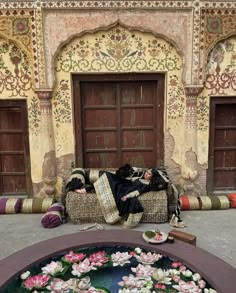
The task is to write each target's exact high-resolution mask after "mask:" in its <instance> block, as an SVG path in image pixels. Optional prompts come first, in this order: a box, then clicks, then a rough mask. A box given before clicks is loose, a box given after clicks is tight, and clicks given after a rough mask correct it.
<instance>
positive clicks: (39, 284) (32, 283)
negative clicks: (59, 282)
mask: <svg viewBox="0 0 236 293" xmlns="http://www.w3.org/2000/svg"><path fill="white" fill-rule="evenodd" d="M49 279H50V276H48V275H35V276H32V277H29V278H28V279H27V280H26V281H25V282H24V286H25V287H26V288H27V289H30V290H32V289H33V288H38V289H41V288H43V287H45V286H46V285H47V283H48V280H49Z"/></svg>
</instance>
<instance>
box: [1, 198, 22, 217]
mask: <svg viewBox="0 0 236 293" xmlns="http://www.w3.org/2000/svg"><path fill="white" fill-rule="evenodd" d="M21 205H22V199H21V198H0V214H16V213H19V212H20V210H21Z"/></svg>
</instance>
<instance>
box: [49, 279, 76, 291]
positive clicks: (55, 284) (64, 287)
mask: <svg viewBox="0 0 236 293" xmlns="http://www.w3.org/2000/svg"><path fill="white" fill-rule="evenodd" d="M71 285H72V281H71V280H68V281H63V280H61V279H58V278H55V279H53V281H52V282H51V284H50V285H49V286H47V289H48V290H50V292H52V293H69V292H70V288H71Z"/></svg>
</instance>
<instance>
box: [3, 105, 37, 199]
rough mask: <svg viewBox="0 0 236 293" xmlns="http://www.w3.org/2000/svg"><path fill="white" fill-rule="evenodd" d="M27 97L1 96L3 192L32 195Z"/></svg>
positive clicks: (5, 193)
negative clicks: (14, 98)
mask: <svg viewBox="0 0 236 293" xmlns="http://www.w3.org/2000/svg"><path fill="white" fill-rule="evenodd" d="M27 121H28V120H27V109H26V101H22V100H21V101H10V100H0V194H1V195H24V194H27V195H30V194H31V179H30V172H29V170H30V167H29V164H30V163H29V162H30V158H29V142H28V124H27Z"/></svg>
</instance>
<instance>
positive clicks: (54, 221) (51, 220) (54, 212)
mask: <svg viewBox="0 0 236 293" xmlns="http://www.w3.org/2000/svg"><path fill="white" fill-rule="evenodd" d="M63 210H64V206H63V205H62V204H61V203H54V204H53V205H52V206H51V207H50V208H49V209H48V211H47V212H46V214H45V215H44V216H43V217H42V219H41V224H42V225H43V227H44V228H55V227H57V226H59V225H61V224H62V222H63V221H62V213H63Z"/></svg>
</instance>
